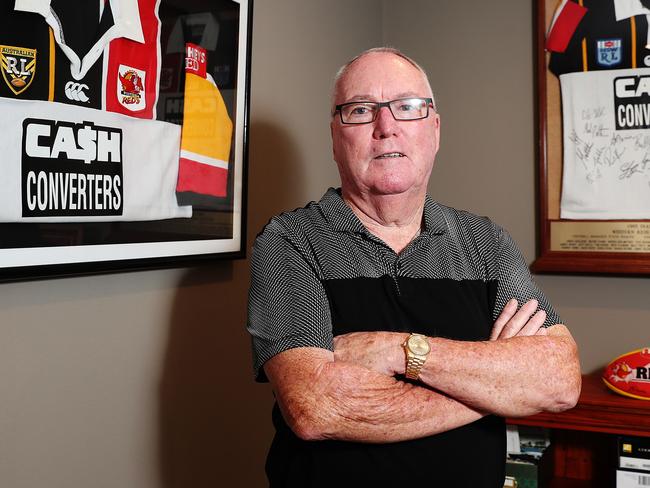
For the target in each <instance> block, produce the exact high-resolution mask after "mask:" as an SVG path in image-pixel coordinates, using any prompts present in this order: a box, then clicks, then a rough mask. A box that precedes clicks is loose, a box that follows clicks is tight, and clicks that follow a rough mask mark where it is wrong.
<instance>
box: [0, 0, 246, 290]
mask: <svg viewBox="0 0 650 488" xmlns="http://www.w3.org/2000/svg"><path fill="white" fill-rule="evenodd" d="M5 3H6V5H3V6H2V7H0V61H1V71H2V79H1V80H0V109H1V112H2V113H3V117H2V119H3V120H2V121H0V154H2V156H1V157H0V167H1V168H2V175H3V178H2V180H1V182H0V280H12V279H30V278H35V277H47V276H56V275H68V274H82V273H83V274H86V273H95V272H104V271H115V270H123V269H134V268H152V267H167V266H177V265H187V264H193V263H196V262H198V261H201V260H207V259H215V258H221V259H223V258H237V257H243V256H244V254H245V250H244V246H245V242H246V239H245V230H246V225H245V215H246V212H245V202H246V173H247V153H248V151H247V144H248V136H247V132H248V118H249V96H250V53H251V27H252V0H106V2H81V3H79V2H68V1H66V0H43V1H41V0H17V1H16V2H15V5H14V2H5Z"/></svg>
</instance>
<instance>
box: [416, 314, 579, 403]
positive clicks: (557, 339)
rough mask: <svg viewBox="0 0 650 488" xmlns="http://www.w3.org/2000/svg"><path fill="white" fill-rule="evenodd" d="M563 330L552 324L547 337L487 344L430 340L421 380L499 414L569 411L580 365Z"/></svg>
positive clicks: (516, 338)
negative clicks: (429, 349) (429, 350)
mask: <svg viewBox="0 0 650 488" xmlns="http://www.w3.org/2000/svg"><path fill="white" fill-rule="evenodd" d="M556 328H557V329H556ZM554 329H555V331H554ZM563 330H565V329H564V326H562V325H556V326H554V327H552V328H551V329H549V333H548V335H543V336H528V337H512V338H510V339H505V340H497V341H489V342H487V341H486V342H461V341H450V340H446V339H438V338H430V339H429V342H430V344H431V353H430V354H429V357H428V358H427V361H426V363H425V365H424V367H423V369H422V371H421V373H420V380H421V381H422V382H423V383H425V384H427V385H429V386H431V387H433V388H436V389H438V390H440V391H443V392H445V393H446V394H447V395H449V396H451V397H453V398H455V399H457V400H459V401H461V402H463V403H466V404H467V405H470V406H472V407H474V408H477V409H480V410H483V411H487V412H490V413H495V414H497V415H503V416H525V415H531V414H534V413H537V412H540V411H542V410H548V411H559V410H564V409H567V408H570V407H572V406H573V405H574V404H575V402H576V401H577V396H578V394H579V392H580V381H581V378H580V366H579V362H578V358H577V350H576V346H575V343H574V341H573V339H572V338H571V336H570V335H568V334H566V335H565V334H562V333H561V332H562V331H563ZM558 332H560V333H558Z"/></svg>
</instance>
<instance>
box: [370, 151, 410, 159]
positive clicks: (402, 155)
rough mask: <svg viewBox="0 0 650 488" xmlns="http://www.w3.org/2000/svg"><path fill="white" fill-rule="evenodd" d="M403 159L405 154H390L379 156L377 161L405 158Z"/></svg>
mask: <svg viewBox="0 0 650 488" xmlns="http://www.w3.org/2000/svg"><path fill="white" fill-rule="evenodd" d="M403 157H404V153H401V152H389V153H384V154H380V155H379V156H376V157H375V159H388V158H403Z"/></svg>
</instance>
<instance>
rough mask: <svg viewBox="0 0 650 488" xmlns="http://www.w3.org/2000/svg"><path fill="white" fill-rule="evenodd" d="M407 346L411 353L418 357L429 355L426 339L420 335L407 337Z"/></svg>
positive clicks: (429, 348)
mask: <svg viewBox="0 0 650 488" xmlns="http://www.w3.org/2000/svg"><path fill="white" fill-rule="evenodd" d="M408 345H409V349H410V350H411V352H412V353H413V354H417V355H418V356H424V355H425V354H429V351H430V350H431V347H430V346H429V341H427V338H426V337H424V336H420V335H413V336H411V337H409V340H408Z"/></svg>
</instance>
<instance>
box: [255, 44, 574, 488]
mask: <svg viewBox="0 0 650 488" xmlns="http://www.w3.org/2000/svg"><path fill="white" fill-rule="evenodd" d="M333 105H334V107H333V111H332V121H331V132H332V143H333V152H334V159H335V160H336V163H337V165H338V169H339V173H340V175H341V188H340V189H339V190H335V189H330V190H329V191H328V192H327V193H325V195H324V196H323V198H322V199H321V200H320V201H319V202H317V203H316V202H312V203H310V204H309V205H307V206H306V207H305V208H302V209H298V210H295V211H293V212H289V213H285V214H282V215H280V216H278V217H275V218H274V219H272V220H271V221H270V222H269V224H268V225H267V226H266V227H265V229H264V230H263V231H262V233H261V234H260V235H259V236H258V238H257V240H256V242H255V246H254V250H253V257H252V280H251V289H250V298H249V323H248V330H249V331H250V333H251V334H252V337H253V349H254V360H255V365H254V366H255V372H256V375H257V378H258V380H261V381H263V380H265V379H268V380H269V381H270V382H271V385H272V387H273V391H274V393H275V398H276V406H275V408H274V412H273V421H274V424H275V428H276V435H275V438H274V440H273V444H272V446H271V450H270V452H269V456H268V460H267V466H266V470H267V474H268V477H269V480H270V483H271V486H272V487H276V486H277V487H301V488H305V487H328V488H330V487H347V486H350V487H352V486H354V487H360V486H404V485H406V486H411V485H413V486H432V487H433V486H435V487H443V486H454V487H471V488H479V487H491V488H497V487H499V488H500V487H502V486H503V479H504V465H505V463H504V459H505V422H504V419H503V417H505V416H524V415H530V414H534V413H536V412H540V411H543V410H546V411H560V410H563V409H567V408H571V407H572V406H573V405H574V404H575V402H576V401H577V397H578V394H579V390H580V370H579V369H580V368H579V363H578V358H577V351H576V346H575V343H574V341H573V339H572V337H571V335H570V333H569V332H568V330H567V328H566V327H565V326H564V325H562V324H560V319H559V317H558V316H557V314H556V313H555V311H554V310H553V308H552V307H551V306H550V304H549V303H548V301H547V300H546V298H545V297H544V295H543V293H542V292H541V291H540V290H539V289H538V288H537V287H536V285H535V284H534V283H533V281H532V279H531V276H530V274H529V272H528V269H527V266H526V264H525V262H524V260H523V259H522V257H521V254H520V253H519V251H518V250H517V248H516V246H515V244H514V243H513V241H512V240H511V238H510V237H509V235H508V234H507V232H506V231H504V230H503V229H502V228H500V227H498V226H497V225H495V224H494V223H492V222H491V221H490V220H489V219H487V218H484V217H477V216H475V215H472V214H470V213H467V212H463V211H458V210H455V209H452V208H449V207H445V206H443V205H441V204H438V203H436V202H434V201H433V200H432V199H431V198H430V197H429V196H427V194H426V191H427V182H428V181H429V176H430V173H431V170H432V168H433V163H434V159H435V155H436V152H437V151H438V145H439V136H440V116H439V115H438V113H437V112H436V107H435V103H434V100H433V93H432V91H431V87H430V85H429V82H428V79H427V77H426V75H425V73H424V71H423V70H422V69H421V68H420V67H419V66H418V65H417V64H416V63H415V62H414V61H413V60H411V59H410V58H408V57H406V56H405V55H403V54H402V53H400V52H399V51H396V50H394V49H388V48H377V49H372V50H369V51H366V52H364V53H362V54H361V55H359V56H358V57H356V58H355V59H353V60H352V61H350V62H349V63H348V64H346V65H345V66H344V67H343V68H341V70H340V71H339V74H338V75H337V78H336V81H335V87H334V97H333ZM520 304H523V305H522V306H519V305H520Z"/></svg>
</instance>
